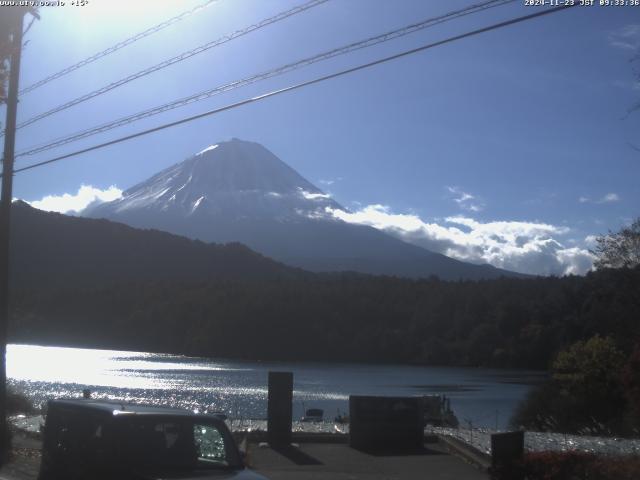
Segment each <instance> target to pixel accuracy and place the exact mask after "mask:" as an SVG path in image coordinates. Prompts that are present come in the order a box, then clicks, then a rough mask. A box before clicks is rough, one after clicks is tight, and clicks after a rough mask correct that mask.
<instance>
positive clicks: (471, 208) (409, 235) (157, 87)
mask: <svg viewBox="0 0 640 480" xmlns="http://www.w3.org/2000/svg"><path fill="white" fill-rule="evenodd" d="M202 2H203V0H201V1H180V2H178V1H154V2H144V1H139V2H124V1H123V2H119V1H116V0H90V2H89V3H88V4H87V5H86V6H84V7H72V6H70V2H67V4H68V5H67V6H65V7H55V8H44V9H42V11H41V14H42V19H41V20H40V21H38V22H36V23H35V24H34V25H33V27H32V29H31V30H30V31H29V33H28V35H27V38H28V40H29V43H28V45H27V47H26V49H25V52H24V57H23V65H22V77H21V85H22V86H27V85H29V84H31V83H33V82H35V81H37V80H39V79H41V78H42V77H44V76H46V75H49V74H51V73H54V72H56V71H58V70H60V69H61V68H64V67H66V66H68V65H70V64H72V63H74V62H77V61H79V60H82V59H83V58H85V57H87V56H89V55H92V54H94V53H96V52H97V51H100V50H102V49H104V48H107V47H109V46H110V45H112V44H114V43H116V42H118V41H121V40H123V39H124V38H126V37H128V36H130V35H132V34H135V33H137V32H139V31H142V30H144V29H145V28H147V27H149V26H152V25H154V24H157V23H159V22H161V21H163V20H165V19H167V18H169V17H171V16H173V15H176V14H178V13H181V12H183V11H185V10H187V9H189V8H191V7H192V6H195V5H198V4H200V3H202ZM301 3H304V2H303V0H299V1H298V2H294V1H285V0H269V1H259V0H219V1H218V2H215V3H213V4H211V5H210V6H209V7H207V8H206V9H204V10H202V11H200V12H199V13H197V14H195V15H193V16H192V17H190V18H188V19H185V20H183V21H181V22H178V23H177V24H175V25H173V26H171V27H169V28H167V29H165V30H163V31H162V32H159V33H157V34H154V35H151V36H149V37H147V38H145V39H143V40H141V41H139V42H136V43H135V44H134V45H131V46H128V47H126V48H123V49H122V50H120V51H118V52H116V53H114V54H112V55H109V56H108V57H105V58H104V59H102V60H99V61H97V62H95V63H93V64H91V65H89V66H87V67H85V68H82V69H79V70H77V71H76V72H74V73H72V74H70V75H68V76H66V77H64V78H63V79H60V80H56V81H53V82H50V83H49V84H48V85H46V86H45V87H42V88H40V89H38V90H35V91H33V92H31V93H28V94H26V95H24V97H23V98H22V99H21V102H20V109H19V110H20V113H19V119H20V120H25V119H27V118H30V117H32V116H33V115H36V114H38V113H40V112H42V111H45V110H48V109H50V108H53V107H55V106H57V105H59V104H61V103H64V102H66V101H68V100H71V99H73V98H75V97H77V96H79V95H82V94H85V93H87V92H89V91H92V90H94V89H97V88H100V87H102V86H104V85H106V84H108V83H110V82H113V81H115V80H117V79H119V78H121V77H124V76H126V75H129V74H131V73H134V72H136V71H138V70H141V69H143V68H146V67H148V66H151V65H154V64H156V63H158V62H161V61H163V60H165V59H166V58H169V57H171V56H173V55H176V54H179V53H181V52H183V51H185V50H188V49H191V48H193V47H195V46H197V45H200V44H203V43H206V42H208V41H211V40H213V39H216V38H218V37H221V36H223V35H226V34H229V33H231V32H233V31H236V30H238V29H241V28H244V27H246V26H248V25H251V24H253V23H255V22H256V21H259V20H261V19H264V18H266V17H270V16H272V15H274V14H276V13H279V12H281V11H284V10H287V9H288V8H291V7H293V6H295V5H297V4H301ZM471 3H473V2H472V1H469V0H467V1H452V0H448V1H426V0H415V1H412V0H399V1H394V2H389V1H385V0H330V1H328V2H327V3H324V4H322V5H319V6H317V7H315V8H312V9H310V10H308V11H306V12H304V13H301V14H298V15H295V16H293V17H291V18H288V19H286V20H283V21H280V22H278V23H276V24H273V25H270V26H267V27H265V28H263V29H261V30H259V31H256V32H253V33H250V34H248V35H246V36H243V37H241V38H238V39H235V40H233V41H231V42H229V43H227V44H225V45H223V46H220V47H217V48H214V49H212V50H210V51H208V52H205V53H203V54H200V55H197V56H195V57H193V58H191V59H189V60H186V61H184V62H181V63H179V64H178V65H174V66H172V67H169V68H166V69H164V70H162V71H161V72H157V73H154V74H152V75H150V76H148V77H146V78H144V79H140V80H136V81H134V82H131V83H130V84H128V85H125V86H123V87H121V88H118V89H115V90H113V91H111V92H109V93H107V94H105V95H103V96H101V97H98V98H96V99H94V100H92V101H88V102H85V103H83V104H81V105H78V106H76V107H73V108H70V109H68V110H66V111H65V112H61V113H59V114H56V115H53V116H51V117H49V118H47V119H45V120H43V121H40V122H38V123H35V124H33V125H31V126H28V127H25V128H24V129H21V130H20V131H19V133H18V139H17V142H18V151H20V150H21V149H24V148H27V147H30V146H33V145H37V144H40V143H45V142H47V141H49V140H51V139H54V138H56V137H59V136H62V135H65V134H68V133H74V132H76V131H78V130H82V129H84V128H87V127H90V126H94V125H97V124H101V123H104V122H106V121H109V120H111V119H114V118H118V117H121V116H124V115H128V114H131V113H135V112H138V111H140V110H144V109H146V108H150V107H153V106H155V105H158V104H161V103H164V102H167V101H170V100H174V99H177V98H181V97H184V96H187V95H189V94H192V93H195V92H199V91H202V90H205V89H208V88H212V87H215V86H217V85H221V84H224V83H226V82H229V81H233V80H237V79H241V78H244V77H247V76H249V75H252V74H254V73H259V72H262V71H265V70H269V69H271V68H274V67H277V66H279V65H282V64H286V63H289V62H291V61H295V60H297V59H300V58H304V57H308V56H310V55H313V54H316V53H319V52H322V51H326V50H329V49H331V48H335V47H339V46H342V45H344V44H346V43H350V42H353V41H356V40H360V39H362V38H364V37H367V36H371V35H374V34H378V33H382V32H385V31H387V30H391V29H394V28H397V27H401V26H404V25H406V24H410V23H415V22H417V21H419V20H422V19H426V18H429V17H433V16H437V15H441V14H444V13H447V12H449V11H452V10H455V9H457V8H461V7H464V6H466V5H469V4H471ZM538 8H540V7H525V6H524V5H523V2H514V3H512V4H509V5H506V6H501V7H497V8H494V9H491V10H488V11H485V12H481V13H478V14H474V15H470V16H467V17H465V18H462V19H457V20H454V21H451V22H448V23H444V24H441V25H438V26H436V27H433V28H429V29H426V30H423V31H421V32H417V33H414V34H411V35H409V36H406V37H404V38H401V39H397V40H394V41H391V42H387V43H385V44H383V45H378V46H376V47H372V48H370V49H365V50H361V51H359V52H355V53H352V54H349V55H346V56H343V57H339V58H336V59H332V60H329V61H327V62H321V63H318V64H316V65H313V66H310V67H306V68H303V69H300V70H297V71H295V72H292V73H289V74H286V75H283V76H280V77H276V78H274V79H271V80H267V81H264V82H259V83H256V84H254V85H251V86H248V87H243V88H240V89H237V90H234V91H231V92H227V93H225V94H222V95H219V96H216V97H213V98H211V99H208V100H205V101H202V102H198V103H195V104H192V105H190V106H187V107H183V108H179V109H176V110H173V111H170V112H167V113H164V114H161V115H158V116H155V117H152V118H150V119H147V120H144V121H140V122H136V123H134V124H132V125H129V126H126V127H121V128H118V129H116V130H113V131H111V132H109V133H105V134H102V135H97V136H94V137H91V138H89V139H86V140H83V141H80V142H77V143H74V144H71V145H68V146H66V147H61V148H59V149H56V150H51V151H48V152H44V153H41V154H38V155H35V156H32V157H26V158H24V157H23V158H20V159H19V160H18V162H17V165H16V166H17V167H20V166H24V165H27V164H30V163H34V162H37V161H41V160H46V159H48V158H51V157H52V156H56V155H58V154H62V153H66V152H69V151H73V150H75V149H77V148H80V147H84V146H89V145H93V144H94V143H97V142H100V141H105V140H108V139H111V138H115V137H118V136H121V135H124V134H127V133H132V132H135V131H138V130H141V129H143V128H148V127H152V126H155V125H158V124H160V123H164V122H167V121H171V120H174V119H177V118H181V117H184V116H187V115H190V114H195V113H199V112H202V111H204V110H207V109H210V108H214V107H217V106H222V105H225V104H228V103H231V102H234V101H237V100H240V99H243V98H246V97H249V96H253V95H256V94H260V93H264V92H267V91H270V90H273V89H276V88H281V87H283V86H286V85H289V84H292V83H295V82H299V81H303V80H306V79H310V78H313V77H315V76H318V75H321V74H326V73H329V72H332V71H335V70H338V69H340V68H344V67H347V66H352V65H355V64H358V63H361V62H366V61H370V60H373V59H376V58H379V57H381V56H385V55H389V54H392V53H395V52H399V51H401V50H404V49H408V48H413V47H416V46H419V45H422V44H425V43H429V42H433V41H436V40H440V39H443V38H445V37H448V36H451V35H455V34H459V33H462V32H464V31H467V30H470V29H474V28H478V27H481V26H485V25H488V24H491V23H495V22H497V21H502V20H504V19H507V18H511V17H515V16H518V15H524V14H527V13H533V12H534V11H537V9H538ZM639 49H640V7H598V6H594V7H576V8H573V9H570V10H568V11H564V12H561V13H556V14H553V15H550V16H546V17H542V18H539V19H536V20H532V21H529V22H526V23H523V24H519V25H515V26H512V27H507V28H504V29H500V30H497V31H493V32H489V33H486V34H483V35H481V36H476V37H472V38H469V39H465V40H462V41H459V42H455V43H452V44H449V45H445V46H442V47H439V48H436V49H432V50H429V51H426V52H422V53H419V54H416V55H413V56H409V57H406V58H403V59H401V60H396V61H394V62H391V63H388V64H385V65H381V66H377V67H374V68H372V69H369V70H366V71H361V72H357V73H355V74H353V75H351V76H348V77H342V78H340V79H336V80H331V81H328V82H324V83H322V84H319V85H314V86H311V87H308V88H305V89H303V90H299V91H296V92H293V93H289V94H285V95H282V96H278V97H276V98H273V99H268V100H266V101H264V102H261V103H258V104H253V105H251V106H247V107H241V108H238V109H235V110H233V111H229V112H226V113H223V114H220V115H216V116H213V117H209V118H206V119H202V120H198V121H196V122H192V123H189V124H186V125H182V126H179V127H176V128H173V129H170V130H166V131H164V132H162V133H158V134H153V135H149V136H146V137H143V138H139V139H136V140H133V141H130V142H127V143H123V144H120V145H117V146H113V147H109V148H106V149H103V150H100V151H96V152H92V153H89V154H86V155H82V156H79V157H76V158H74V159H70V160H66V161H63V162H60V163H58V164H56V165H51V166H48V167H43V168H39V169H35V170H32V171H29V172H24V173H21V174H18V175H17V176H16V179H15V187H14V196H15V197H18V198H23V199H25V200H27V201H30V202H35V203H34V205H37V206H40V207H42V208H46V209H57V210H69V209H72V208H80V207H78V205H81V204H82V202H83V201H85V202H86V201H88V200H87V199H90V198H93V197H94V196H95V195H96V194H98V195H102V192H103V191H108V192H110V195H111V197H109V196H108V195H107V196H106V197H105V198H112V197H113V196H114V195H117V193H118V191H119V189H123V190H124V189H126V188H128V187H131V186H133V185H134V184H136V183H137V182H139V181H142V180H144V179H145V178H147V177H149V176H150V175H151V174H153V173H155V172H157V171H158V170H160V169H162V168H165V167H166V166H168V165H171V164H173V163H176V162H178V161H181V160H183V159H185V158H187V157H188V156H190V155H192V154H193V153H195V152H197V151H199V150H201V149H203V148H204V147H206V146H207V145H210V144H212V143H216V142H218V141H221V140H226V139H229V138H231V137H238V138H242V139H246V140H251V141H256V142H259V143H262V144H263V145H264V146H266V147H267V148H269V149H270V150H271V151H273V152H274V153H275V154H276V155H278V156H279V157H280V158H281V159H282V160H283V161H285V162H286V163H288V164H289V165H291V166H292V167H293V168H295V169H296V170H297V171H298V172H300V173H301V174H302V175H303V176H305V177H306V178H307V179H309V180H310V181H312V182H313V183H315V184H316V185H318V186H319V187H320V188H322V189H324V190H325V191H327V192H329V193H331V194H332V196H333V197H334V198H335V199H336V200H337V201H338V202H339V203H340V204H342V205H343V206H344V207H345V209H347V210H345V211H343V212H336V213H335V214H336V216H339V217H340V218H342V219H344V220H346V221H351V222H358V223H365V224H369V225H373V226H375V227H378V228H381V229H385V230H387V231H389V232H390V233H392V234H394V235H396V236H398V237H400V238H403V239H405V240H407V241H410V242H413V243H416V244H419V245H423V246H425V247H427V248H431V249H433V250H437V251H441V252H442V253H445V254H448V255H450V256H454V257H456V258H461V259H463V260H468V261H473V262H489V263H492V264H494V265H496V266H499V267H504V268H510V269H513V270H518V271H523V272H529V273H540V274H558V275H560V274H565V273H584V272H585V271H586V270H588V269H589V268H590V264H591V258H590V256H589V253H588V251H587V250H588V248H590V247H591V246H592V245H593V244H592V241H593V236H594V235H598V234H602V233H606V231H607V230H608V229H611V230H617V229H618V228H619V227H620V226H621V225H623V224H625V223H629V222H630V221H631V219H632V218H635V217H637V216H638V215H639V213H640V209H639V208H638V206H639V205H640V188H639V187H638V178H640V151H638V150H634V149H633V148H632V146H631V145H632V144H636V145H638V146H639V148H640V135H638V132H639V127H640V112H636V113H635V114H634V113H632V114H630V115H628V114H627V111H628V109H629V108H630V107H631V106H633V105H634V104H636V103H637V102H639V101H640V84H638V82H637V81H636V79H635V78H634V64H633V63H632V62H630V60H631V59H632V58H633V57H634V55H637V54H638V51H639ZM637 63H639V64H638V65H635V68H640V62H637ZM82 186H84V189H83V190H81V187H82ZM111 187H114V188H111ZM65 194H67V196H66V197H64V195H65ZM60 197H61V198H60ZM43 199H46V200H45V201H44V202H42V200H43Z"/></svg>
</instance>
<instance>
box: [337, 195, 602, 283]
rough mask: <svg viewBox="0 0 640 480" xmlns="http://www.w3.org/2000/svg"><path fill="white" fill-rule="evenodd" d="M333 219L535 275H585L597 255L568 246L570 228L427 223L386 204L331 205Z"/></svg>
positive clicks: (455, 220)
mask: <svg viewBox="0 0 640 480" xmlns="http://www.w3.org/2000/svg"><path fill="white" fill-rule="evenodd" d="M326 210H327V212H328V213H329V214H331V215H332V216H333V217H335V218H338V219H340V220H343V221H345V222H349V223H356V224H361V225H369V226H372V227H375V228H377V229H380V230H384V231H385V232H387V233H390V234H392V235H394V236H396V237H398V238H400V239H402V240H404V241H406V242H409V243H413V244H415V245H419V246H421V247H424V248H427V249H429V250H432V251H435V252H439V253H442V254H444V255H447V256H449V257H453V258H457V259H459V260H464V261H468V262H473V263H489V264H491V265H494V266H496V267H499V268H504V269H507V270H513V271H516V272H521V273H529V274H536V275H567V274H584V273H586V272H587V271H588V270H590V269H591V266H592V262H593V257H592V255H591V254H590V253H589V251H588V250H587V249H586V248H581V247H576V246H573V247H566V246H565V245H563V242H562V241H561V238H562V237H563V236H565V235H567V234H568V233H569V232H570V230H569V229H568V228H567V227H562V226H556V225H550V224H546V223H540V222H518V221H495V222H486V223H482V222H479V221H477V220H474V219H472V218H469V217H464V216H458V217H447V218H445V219H444V220H443V221H441V222H440V223H428V222H425V221H423V220H422V219H421V218H420V217H418V216H417V215H412V214H396V213H393V212H392V211H391V209H390V208H389V207H387V206H384V205H368V206H366V207H364V208H361V209H360V210H358V211H355V212H345V211H343V210H336V209H331V208H327V209H326Z"/></svg>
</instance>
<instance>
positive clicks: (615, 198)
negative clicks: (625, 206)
mask: <svg viewBox="0 0 640 480" xmlns="http://www.w3.org/2000/svg"><path fill="white" fill-rule="evenodd" d="M619 201H620V196H619V195H618V194H617V193H607V194H606V195H605V196H604V197H602V198H601V199H600V200H598V203H612V202H619Z"/></svg>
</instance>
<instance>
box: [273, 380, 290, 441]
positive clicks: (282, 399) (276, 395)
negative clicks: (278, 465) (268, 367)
mask: <svg viewBox="0 0 640 480" xmlns="http://www.w3.org/2000/svg"><path fill="white" fill-rule="evenodd" d="M292 400H293V373H292V372H269V397H268V404H267V439H268V441H269V444H270V445H272V446H284V445H290V444H291V423H292V420H293V419H292Z"/></svg>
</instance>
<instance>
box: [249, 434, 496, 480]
mask: <svg viewBox="0 0 640 480" xmlns="http://www.w3.org/2000/svg"><path fill="white" fill-rule="evenodd" d="M248 460H249V462H250V464H251V466H252V468H254V469H255V470H256V471H257V472H259V473H261V474H263V475H265V476H266V477H268V478H270V479H272V480H290V479H291V480H293V479H296V480H323V479H334V480H356V479H357V480H359V479H366V480H383V479H384V480H404V479H425V480H487V479H488V478H489V476H488V475H487V474H486V473H484V472H482V471H480V470H479V469H477V468H476V467H474V466H472V465H469V464H468V463H466V462H465V461H464V460H462V459H461V458H459V457H457V456H454V455H451V454H449V453H448V452H447V451H446V450H445V449H444V448H443V447H442V446H440V445H439V444H436V443H434V444H427V445H426V447H425V449H424V450H423V451H421V452H416V453H414V454H408V455H397V454H396V455H394V454H389V455H376V454H371V453H365V452H361V451H358V450H354V449H352V448H349V446H348V445H347V444H346V443H302V444H300V445H299V447H298V448H295V447H291V448H286V449H280V450H278V451H276V450H273V449H271V448H270V447H268V446H266V445H262V446H261V445H258V444H250V445H249V451H248Z"/></svg>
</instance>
